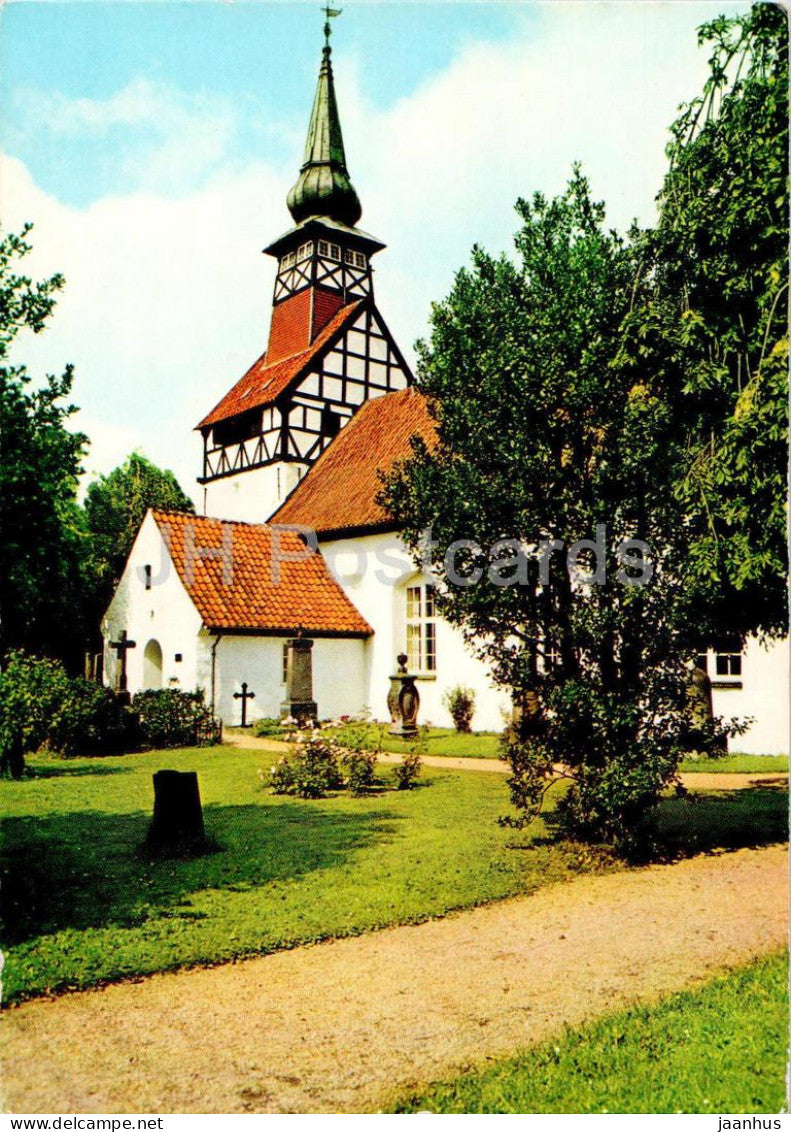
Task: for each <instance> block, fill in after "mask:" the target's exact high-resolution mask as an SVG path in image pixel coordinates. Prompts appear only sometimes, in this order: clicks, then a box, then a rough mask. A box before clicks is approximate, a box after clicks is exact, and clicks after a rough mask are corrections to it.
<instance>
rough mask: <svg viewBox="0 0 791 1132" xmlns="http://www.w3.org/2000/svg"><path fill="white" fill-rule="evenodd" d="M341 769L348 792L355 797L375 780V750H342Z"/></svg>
mask: <svg viewBox="0 0 791 1132" xmlns="http://www.w3.org/2000/svg"><path fill="white" fill-rule="evenodd" d="M341 769H342V771H343V775H344V778H345V780H346V788H347V790H348V791H349V793H350V794H353V795H354V796H355V797H356V796H358V795H360V794H365V792H366V791H367V790H370V789H371V787H372V786H373V785H374V784H375V782H376V777H375V775H376V752H375V751H344V753H343V754H342V755H341Z"/></svg>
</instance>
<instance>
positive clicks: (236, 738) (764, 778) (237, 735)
mask: <svg viewBox="0 0 791 1132" xmlns="http://www.w3.org/2000/svg"><path fill="white" fill-rule="evenodd" d="M223 741H224V742H226V743H229V744H230V745H231V746H234V747H243V748H247V749H249V750H257V751H273V752H281V753H284V752H286V751H288V750H290V749H291V748H290V745H289V744H288V743H284V742H282V740H279V739H265V738H262V737H259V736H257V735H249V734H245V733H244V732H243V731H234V732H231V733H226V734H225V735H224V736H223ZM379 761H380V762H383V763H397V762H400V761H401V756H400V755H391V754H387V753H386V752H384V751H382V752H381V753H380V755H379ZM423 762H424V763H425V765H426V766H439V767H444V768H445V769H446V770H488V771H493V772H494V773H495V774H508V773H509V769H510V768H509V767H508V766H507V764H506V763H504V762H503V761H502V760H501V759H476V758H470V759H466V758H465V759H459V758H454V756H453V755H424V756H423ZM679 777H680V778H681V781H682V782H683V784H684V785H685V786H686V787H687V788H688V789H689V790H744V789H746V788H747V787H750V786H781V787H783V786H787V785H788V775H787V774H778V773H777V771H758V772H751V773H747V774H722V773H714V772H711V771H697V772H695V773H692V774H682V775H680V776H679Z"/></svg>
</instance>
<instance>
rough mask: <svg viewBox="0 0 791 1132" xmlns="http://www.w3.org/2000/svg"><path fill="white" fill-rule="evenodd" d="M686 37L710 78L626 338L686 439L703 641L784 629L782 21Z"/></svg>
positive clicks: (692, 597) (764, 10)
mask: <svg viewBox="0 0 791 1132" xmlns="http://www.w3.org/2000/svg"><path fill="white" fill-rule="evenodd" d="M699 39H700V41H701V43H705V44H707V45H709V47H710V50H711V57H710V70H709V76H708V80H707V82H706V84H705V86H704V89H703V91H702V92H701V94H700V96H699V97H698V98H695V99H694V100H693V101H692V102H690V103H689V104H688V105H687V106H685V107H683V108H682V111H681V113H680V115H679V117H678V119H677V120H676V122H675V123H674V124H673V126H672V130H671V142H670V145H669V147H668V155H669V158H670V167H669V170H668V173H667V175H666V177H665V181H664V184H663V186H662V191H661V194H660V198H659V202H660V219H659V223H658V225H657V228H656V231H655V232H653V233H652V234H651V235H650V238H649V240H648V241H647V242H646V263H647V265H650V266H651V267H652V268H653V277H652V286H651V288H650V290H649V291H647V292H646V301H645V303H643V304H638V305H637V306H636V308H635V310H634V311H633V314H632V318H631V320H630V323H629V332H628V334H627V336H626V339H625V341H626V350H627V352H628V353H629V354H630V356H631V357H632V359H633V361H634V364H635V366H636V368H638V369H640V370H641V372H643V373H646V374H651V375H652V378H653V379H654V380H656V381H658V382H661V383H662V385H663V387H664V389H665V391H666V392H665V395H666V396H667V397H668V399H672V402H673V404H674V406H675V411H676V417H677V422H678V424H677V427H678V429H679V431H680V432H681V433H682V434H683V435H684V438H685V445H686V452H685V459H684V462H683V464H682V466H681V468H680V471H679V481H678V491H679V496H680V498H681V500H682V501H683V503H684V507H685V512H686V523H687V535H688V539H689V556H688V558H687V561H686V567H687V569H686V581H687V584H688V597H689V605H688V617H689V620H690V621H691V622H694V623H695V625H697V626H698V627H699V629H700V630H701V632H702V633H703V634H704V635H705V636H706V637H708V638H709V639H710V640H716V639H717V637H718V636H721V635H722V634H723V633H728V634H735V635H738V636H741V635H744V634H745V633H748V632H756V631H759V632H760V631H763V632H767V633H778V632H783V631H785V629H786V628H787V612H786V600H785V598H786V574H787V560H786V509H785V494H786V493H785V483H786V465H787V457H786V453H787V443H786V442H787V421H788V414H787V406H788V337H787V322H788V28H787V16H786V13H785V12H784V11H782V10H781V9H780V8H778V7H776V6H775V5H774V4H769V3H760V4H757V5H755V6H754V7H753V8H752V9H751V11H750V12H749V13H748V14H746V15H743V16H738V17H735V18H731V19H726V18H725V17H719V18H718V19H715V20H712V21H711V22H710V23H708V24H706V25H705V26H703V27H702V28H701V29H700V32H699Z"/></svg>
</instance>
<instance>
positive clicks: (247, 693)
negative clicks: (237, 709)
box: [233, 680, 255, 727]
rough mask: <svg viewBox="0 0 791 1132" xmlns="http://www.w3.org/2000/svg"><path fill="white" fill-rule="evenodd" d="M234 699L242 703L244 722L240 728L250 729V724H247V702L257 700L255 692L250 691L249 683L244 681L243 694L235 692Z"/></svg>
mask: <svg viewBox="0 0 791 1132" xmlns="http://www.w3.org/2000/svg"><path fill="white" fill-rule="evenodd" d="M233 698H234V699H235V700H241V701H242V722H241V723H240V724H239V726H240V727H249V726H250V724H249V723H248V722H247V701H248V700H254V699H255V692H250V691H248V687H247V683H246V682H245V681H244V680H243V681H242V690H241V692H234V694H233Z"/></svg>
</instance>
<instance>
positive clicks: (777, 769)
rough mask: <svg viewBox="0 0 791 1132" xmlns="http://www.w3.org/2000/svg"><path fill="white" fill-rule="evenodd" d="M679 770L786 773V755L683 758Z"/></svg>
mask: <svg viewBox="0 0 791 1132" xmlns="http://www.w3.org/2000/svg"><path fill="white" fill-rule="evenodd" d="M681 770H682V771H685V772H686V773H687V774H694V773H695V771H698V772H701V771H704V772H705V773H707V774H708V773H713V774H788V756H787V755H740V754H733V755H725V756H724V758H721V759H685V760H684V761H683V762H682V764H681Z"/></svg>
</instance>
